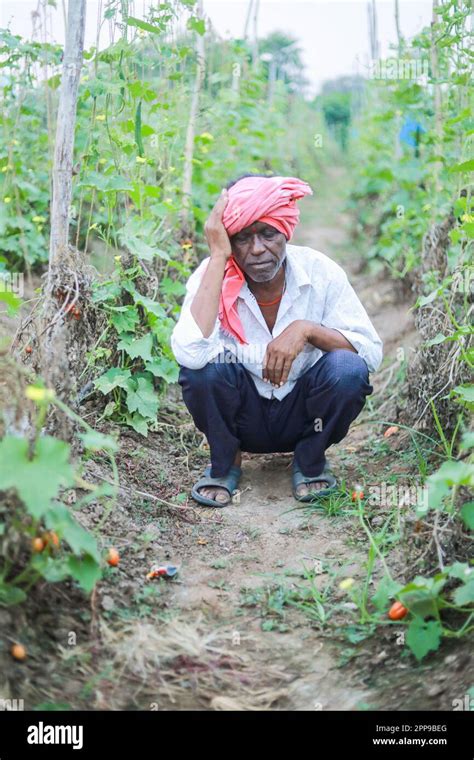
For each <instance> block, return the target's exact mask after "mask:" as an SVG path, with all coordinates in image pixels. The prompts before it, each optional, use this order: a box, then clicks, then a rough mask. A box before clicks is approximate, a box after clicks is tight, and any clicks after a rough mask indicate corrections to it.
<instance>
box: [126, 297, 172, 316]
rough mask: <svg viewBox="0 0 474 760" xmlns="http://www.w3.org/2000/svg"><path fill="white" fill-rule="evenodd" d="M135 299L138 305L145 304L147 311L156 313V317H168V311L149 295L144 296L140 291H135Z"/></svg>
mask: <svg viewBox="0 0 474 760" xmlns="http://www.w3.org/2000/svg"><path fill="white" fill-rule="evenodd" d="M133 300H134V301H135V303H136V304H137V306H143V308H144V309H145V311H147V312H149V313H150V314H154V315H155V316H156V317H166V311H165V310H164V308H163V307H162V305H161V304H160V303H158V301H154V300H153V299H152V298H148V297H147V296H142V295H141V294H140V293H137V291H135V292H134V293H133Z"/></svg>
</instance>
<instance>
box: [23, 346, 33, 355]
mask: <svg viewBox="0 0 474 760" xmlns="http://www.w3.org/2000/svg"><path fill="white" fill-rule="evenodd" d="M25 351H26V353H27V354H31V352H32V351H33V349H32V348H31V346H25Z"/></svg>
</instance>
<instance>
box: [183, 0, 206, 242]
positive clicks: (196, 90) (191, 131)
mask: <svg viewBox="0 0 474 760" xmlns="http://www.w3.org/2000/svg"><path fill="white" fill-rule="evenodd" d="M196 16H197V17H198V18H199V19H202V18H203V9H202V0H199V2H198V4H197V8H196ZM195 34H196V58H197V63H196V76H195V78H194V86H193V93H192V97H191V107H190V110H189V120H188V128H187V130H186V143H185V148H184V170H183V184H182V194H183V198H182V207H181V213H180V222H181V230H182V232H183V234H185V235H189V234H190V232H191V230H190V226H191V225H190V218H189V217H190V213H189V211H190V206H191V193H192V182H193V155H194V135H195V132H196V122H197V115H198V107H199V96H200V93H201V89H202V84H203V81H204V73H205V63H206V61H205V47H204V35H203V34H199V33H198V32H196V33H195Z"/></svg>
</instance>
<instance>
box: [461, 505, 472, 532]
mask: <svg viewBox="0 0 474 760" xmlns="http://www.w3.org/2000/svg"><path fill="white" fill-rule="evenodd" d="M461 517H462V519H463V521H464V523H465V524H466V525H467V527H468V528H469V530H474V501H467V502H466V503H465V504H463V505H462V507H461Z"/></svg>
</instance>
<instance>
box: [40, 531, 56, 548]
mask: <svg viewBox="0 0 474 760" xmlns="http://www.w3.org/2000/svg"><path fill="white" fill-rule="evenodd" d="M43 538H44V541H45V543H46V546H48V544H51V545H52V546H54V547H55V548H56V549H57V548H58V546H59V537H58V534H57V533H55V532H54V530H48V532H47V533H44V534H43Z"/></svg>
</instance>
